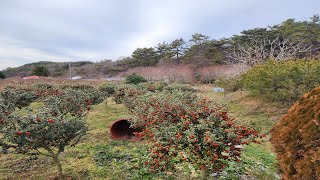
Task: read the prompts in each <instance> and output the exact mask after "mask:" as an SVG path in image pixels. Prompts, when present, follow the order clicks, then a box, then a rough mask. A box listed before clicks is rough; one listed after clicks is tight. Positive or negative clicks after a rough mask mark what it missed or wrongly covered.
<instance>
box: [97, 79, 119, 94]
mask: <svg viewBox="0 0 320 180" xmlns="http://www.w3.org/2000/svg"><path fill="white" fill-rule="evenodd" d="M115 87H116V84H114V83H110V82H107V83H103V84H101V85H100V86H99V90H100V91H102V92H106V93H108V95H112V94H114V93H115Z"/></svg>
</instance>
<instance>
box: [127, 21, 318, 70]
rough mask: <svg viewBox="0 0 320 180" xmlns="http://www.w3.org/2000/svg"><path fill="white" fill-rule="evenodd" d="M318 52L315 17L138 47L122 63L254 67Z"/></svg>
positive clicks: (197, 35) (196, 35) (130, 64)
mask: <svg viewBox="0 0 320 180" xmlns="http://www.w3.org/2000/svg"><path fill="white" fill-rule="evenodd" d="M319 49H320V17H319V15H314V16H313V17H311V18H310V20H309V21H295V19H288V20H286V21H284V22H282V23H281V24H278V25H274V26H269V27H267V28H255V29H250V30H244V31H242V32H241V34H240V35H234V36H233V37H230V38H225V39H219V40H214V39H210V37H209V36H207V35H203V34H200V33H195V34H193V35H192V37H191V39H190V40H185V39H183V38H178V39H175V40H173V41H172V42H170V43H167V42H162V43H159V44H157V46H155V47H144V48H138V49H136V50H135V51H134V52H133V53H132V56H131V57H130V58H126V59H124V62H123V63H124V64H126V65H128V66H129V67H137V66H154V65H156V64H158V63H186V64H195V65H198V66H207V65H216V64H224V63H230V62H231V63H239V62H240V63H245V64H248V65H253V64H259V63H260V62H262V61H264V60H266V59H274V60H285V59H292V58H301V57H306V56H310V55H312V56H318V54H319ZM244 60H245V62H244ZM248 61H250V62H248ZM123 63H121V64H123Z"/></svg>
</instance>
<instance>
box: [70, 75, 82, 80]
mask: <svg viewBox="0 0 320 180" xmlns="http://www.w3.org/2000/svg"><path fill="white" fill-rule="evenodd" d="M71 79H72V80H78V79H82V77H81V76H74V77H72V78H71Z"/></svg>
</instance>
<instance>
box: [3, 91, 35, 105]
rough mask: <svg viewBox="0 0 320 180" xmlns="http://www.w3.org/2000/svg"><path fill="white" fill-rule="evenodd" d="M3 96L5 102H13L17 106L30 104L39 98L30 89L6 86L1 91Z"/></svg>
mask: <svg viewBox="0 0 320 180" xmlns="http://www.w3.org/2000/svg"><path fill="white" fill-rule="evenodd" d="M1 97H2V98H3V99H4V101H5V102H11V103H13V104H14V106H15V107H17V108H20V109H21V108H22V107H26V106H29V105H30V103H32V102H34V101H35V100H36V99H37V95H36V93H35V92H34V91H32V90H30V89H23V88H13V87H6V88H5V89H4V90H3V91H2V92H1Z"/></svg>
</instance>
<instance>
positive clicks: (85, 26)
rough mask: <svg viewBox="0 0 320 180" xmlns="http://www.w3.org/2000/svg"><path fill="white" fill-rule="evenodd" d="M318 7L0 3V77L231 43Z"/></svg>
mask: <svg viewBox="0 0 320 180" xmlns="http://www.w3.org/2000/svg"><path fill="white" fill-rule="evenodd" d="M319 7H320V2H319V1H318V0H308V1H299V0H294V1H292V0H291V1H290V0H277V1H276V0H269V1H263V0H241V1H239V0H162V1H150V0H137V1H131V0H126V1H125V0H105V1H103V0H64V1H57V0H41V1H39V0H3V1H1V6H0V12H1V16H0V26H1V28H0V69H4V68H6V67H8V66H19V65H22V64H24V63H29V62H35V61H40V60H50V61H66V60H92V61H97V60H101V59H104V58H112V59H117V57H119V56H129V55H130V54H131V52H132V51H133V50H134V49H136V48H138V47H144V46H154V45H156V44H157V43H158V42H162V41H171V40H173V39H174V38H178V37H184V38H189V37H190V36H191V35H192V34H193V33H195V32H200V33H204V34H207V35H210V36H211V37H212V38H222V37H229V36H231V35H233V34H238V33H239V32H240V31H242V30H244V29H248V28H254V27H265V26H267V25H273V24H278V23H280V22H282V21H283V20H285V19H287V18H297V19H298V20H305V19H307V18H308V17H310V16H312V15H313V14H316V13H319V12H318V11H319V9H318V8H319Z"/></svg>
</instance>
